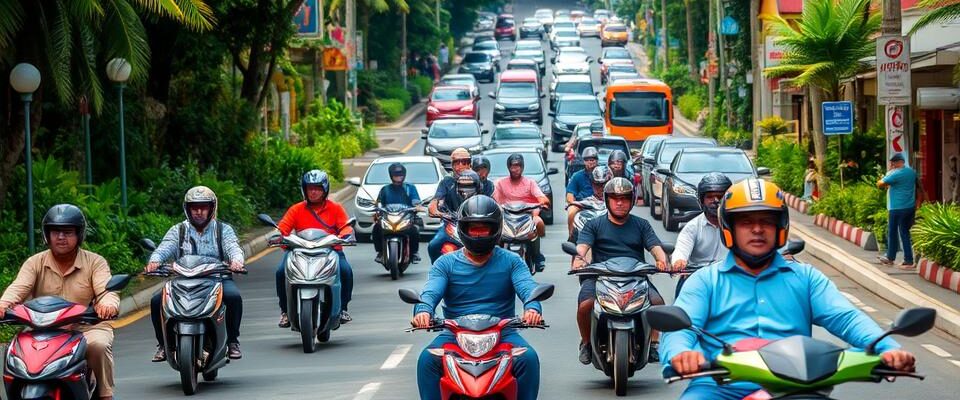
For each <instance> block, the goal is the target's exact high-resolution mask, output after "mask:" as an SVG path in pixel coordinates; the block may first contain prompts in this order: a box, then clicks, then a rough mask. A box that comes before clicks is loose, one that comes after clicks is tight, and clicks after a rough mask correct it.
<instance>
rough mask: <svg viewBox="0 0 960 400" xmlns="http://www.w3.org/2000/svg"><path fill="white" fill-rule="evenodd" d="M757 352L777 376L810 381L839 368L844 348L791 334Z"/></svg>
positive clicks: (797, 380)
mask: <svg viewBox="0 0 960 400" xmlns="http://www.w3.org/2000/svg"><path fill="white" fill-rule="evenodd" d="M757 352H758V353H760V357H761V358H762V359H763V362H764V363H765V364H767V368H769V369H770V372H772V373H773V374H774V375H776V376H777V377H779V378H781V379H786V380H790V381H794V382H798V383H801V384H811V383H814V382H817V381H819V380H822V379H826V378H828V377H830V376H832V375H833V374H834V373H836V372H837V365H838V361H839V359H840V354H842V353H843V348H842V347H839V346H837V345H835V344H833V343H829V342H825V341H822V340H817V339H814V338H811V337H808V336H791V337H788V338H786V339H781V340H778V341H776V342H773V343H770V344H767V345H766V346H763V347H762V348H761V349H760V350H758V351H757Z"/></svg>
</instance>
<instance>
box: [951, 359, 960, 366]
mask: <svg viewBox="0 0 960 400" xmlns="http://www.w3.org/2000/svg"><path fill="white" fill-rule="evenodd" d="M949 361H950V362H951V363H953V365H956V366H957V367H960V361H957V360H949Z"/></svg>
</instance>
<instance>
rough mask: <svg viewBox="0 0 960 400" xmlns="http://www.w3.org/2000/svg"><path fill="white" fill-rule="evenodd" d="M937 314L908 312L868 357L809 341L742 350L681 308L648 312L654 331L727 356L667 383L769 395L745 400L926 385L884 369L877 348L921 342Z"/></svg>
mask: <svg viewBox="0 0 960 400" xmlns="http://www.w3.org/2000/svg"><path fill="white" fill-rule="evenodd" d="M936 317H937V312H936V310H933V309H930V308H919V307H918V308H911V309H907V310H903V311H901V312H900V314H899V315H897V318H896V320H895V321H894V322H893V324H892V325H891V326H890V329H888V330H887V331H886V332H884V334H883V335H881V336H880V337H878V338H876V339H875V340H874V341H873V342H872V343H870V345H869V346H867V348H866V350H865V351H862V352H861V351H849V350H846V349H844V348H842V347H839V346H836V345H834V344H833V343H830V342H825V341H822V340H817V339H814V338H812V337H807V336H791V337H788V338H784V339H779V340H765V339H744V340H741V341H739V342H737V343H736V344H730V343H727V342H724V341H723V340H721V339H720V338H719V337H717V336H716V335H714V334H712V333H710V332H707V331H704V330H703V329H700V328H698V327H695V326H693V324H692V323H691V322H690V317H689V316H688V315H687V313H686V312H684V311H683V309H682V308H680V307H676V306H654V307H651V308H650V309H648V310H647V321H649V322H650V325H651V327H653V328H654V329H657V330H660V331H662V332H673V331H680V330H684V329H690V330H692V331H694V332H696V333H697V334H698V335H700V336H706V337H709V338H711V339H713V340H715V341H717V342H718V343H720V344H722V345H723V351H722V352H721V354H720V355H718V356H717V358H716V359H715V360H713V361H712V362H708V365H704V366H702V367H701V369H700V372H697V373H694V374H689V375H678V374H677V373H676V372H675V371H673V369H672V368H669V367H668V368H667V370H666V371H665V372H664V378H665V379H666V381H667V383H674V382H678V381H681V380H686V379H694V378H700V377H711V378H713V379H714V380H715V381H717V383H718V384H721V385H723V384H728V383H733V382H752V383H755V384H757V385H760V386H761V387H762V388H763V390H760V391H757V392H756V393H753V394H751V395H750V396H748V397H746V398H745V399H744V400H760V399H830V392H831V391H832V389H833V387H834V386H836V385H839V384H842V383H847V382H877V383H879V382H880V381H882V380H887V381H893V380H894V379H895V378H897V377H910V378H917V379H921V380H922V379H923V376H921V375H917V374H914V373H911V372H903V371H896V370H893V369H890V368H888V367H887V366H885V365H884V364H883V361H882V360H881V359H880V355H879V354H877V352H876V346H877V343H879V342H880V340H881V339H883V338H885V337H887V336H889V335H901V336H917V335H920V334H922V333H924V332H926V331H928V330H930V329H931V328H933V324H934V320H935V319H936Z"/></svg>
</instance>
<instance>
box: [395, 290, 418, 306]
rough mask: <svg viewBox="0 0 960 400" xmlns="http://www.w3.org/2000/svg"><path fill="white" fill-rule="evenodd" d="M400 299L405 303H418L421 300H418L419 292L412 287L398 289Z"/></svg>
mask: <svg viewBox="0 0 960 400" xmlns="http://www.w3.org/2000/svg"><path fill="white" fill-rule="evenodd" d="M400 300H403V302H404V303H407V304H420V303H422V302H423V301H421V300H420V294H419V293H417V291H416V290H413V289H406V288H404V289H400Z"/></svg>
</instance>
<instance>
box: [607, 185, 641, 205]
mask: <svg viewBox="0 0 960 400" xmlns="http://www.w3.org/2000/svg"><path fill="white" fill-rule="evenodd" d="M611 195H628V196H630V207H633V206H634V203H635V202H636V201H637V199H636V196H634V195H633V183H631V182H630V180H629V179H627V178H623V177H616V178H612V179H610V181H609V182H607V184H606V185H603V204H604V205H606V206H607V209H610V204H609V203H608V200H609V198H610V196H611Z"/></svg>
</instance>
